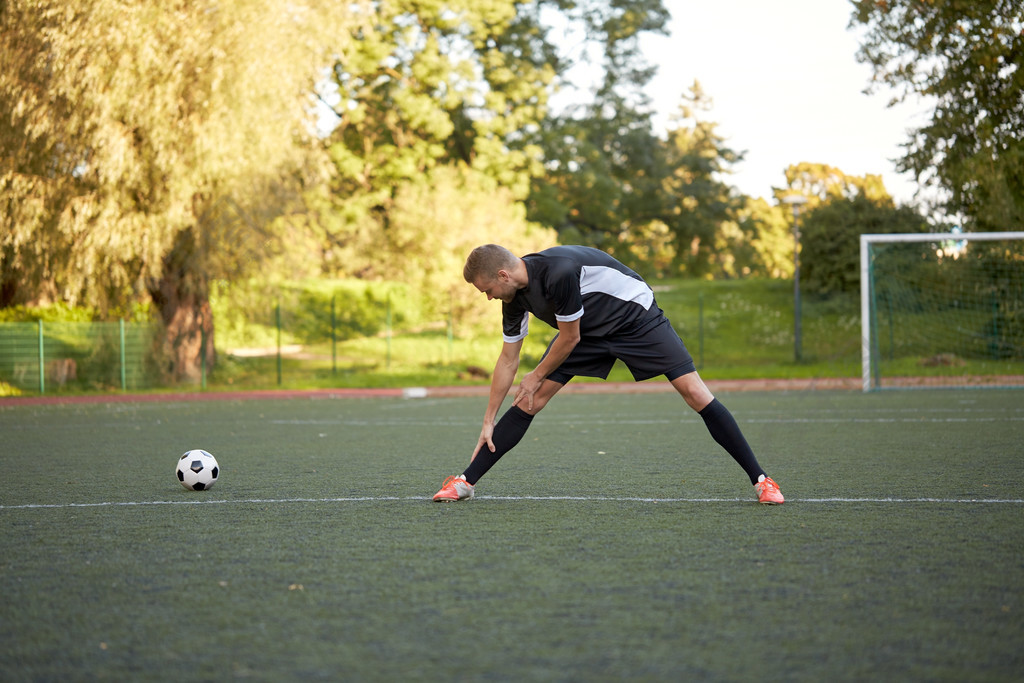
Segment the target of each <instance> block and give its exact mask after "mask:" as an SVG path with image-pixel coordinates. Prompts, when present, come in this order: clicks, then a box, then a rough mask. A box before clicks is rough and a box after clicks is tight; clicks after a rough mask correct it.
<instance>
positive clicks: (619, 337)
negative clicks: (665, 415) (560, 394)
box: [545, 315, 696, 384]
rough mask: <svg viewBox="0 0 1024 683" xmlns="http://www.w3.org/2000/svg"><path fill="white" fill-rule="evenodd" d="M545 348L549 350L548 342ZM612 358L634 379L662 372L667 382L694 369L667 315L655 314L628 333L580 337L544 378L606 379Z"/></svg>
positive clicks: (684, 346)
mask: <svg viewBox="0 0 1024 683" xmlns="http://www.w3.org/2000/svg"><path fill="white" fill-rule="evenodd" d="M555 336H556V338H557V336H558V335H555ZM553 343H554V340H552V344H553ZM548 350H549V351H550V350H551V346H550V345H548ZM546 354H547V352H545V355H546ZM616 360H621V361H622V362H623V363H625V364H626V367H627V368H629V371H630V372H631V373H633V379H635V380H636V381H637V382H641V381H643V380H645V379H651V378H652V377H657V376H658V375H665V377H667V378H668V380H669V381H670V382H671V381H672V380H674V379H676V378H677V377H682V376H683V375H686V374H689V373H691V372H693V371H694V370H696V367H695V366H694V364H693V357H692V356H691V355H690V352H689V351H687V350H686V345H685V344H683V340H682V339H680V338H679V335H678V334H676V331H675V330H674V329H672V324H671V323H670V322H669V321H668V318H666V317H665V316H664V315H659V316H657V317H655V318H652V319H651V320H649V321H647V322H646V323H645V324H644V325H643V326H641V327H640V328H638V329H637V330H635V331H632V332H627V333H624V334H616V335H613V336H609V337H583V338H581V339H580V343H579V344H577V345H576V348H574V349H573V350H572V353H570V354H569V357H568V358H566V359H565V362H563V363H562V364H561V365H560V366H559V367H558V368H557V369H556V370H555V371H554V372H552V373H551V374H550V375H548V379H550V380H553V381H555V382H558V383H559V384H566V383H567V382H568V381H569V380H571V379H572V378H573V377H575V376H576V375H580V376H582V377H600V378H601V379H607V378H608V373H609V372H611V369H612V366H613V365H615V361H616Z"/></svg>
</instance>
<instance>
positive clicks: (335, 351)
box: [331, 294, 338, 375]
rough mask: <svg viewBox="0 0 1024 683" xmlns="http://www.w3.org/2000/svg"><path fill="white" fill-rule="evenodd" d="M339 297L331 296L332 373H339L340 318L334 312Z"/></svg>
mask: <svg viewBox="0 0 1024 683" xmlns="http://www.w3.org/2000/svg"><path fill="white" fill-rule="evenodd" d="M337 298H338V295H337V294H335V295H333V296H331V374H332V375H337V374H338V318H337V316H335V314H334V302H335V300H336V299H337Z"/></svg>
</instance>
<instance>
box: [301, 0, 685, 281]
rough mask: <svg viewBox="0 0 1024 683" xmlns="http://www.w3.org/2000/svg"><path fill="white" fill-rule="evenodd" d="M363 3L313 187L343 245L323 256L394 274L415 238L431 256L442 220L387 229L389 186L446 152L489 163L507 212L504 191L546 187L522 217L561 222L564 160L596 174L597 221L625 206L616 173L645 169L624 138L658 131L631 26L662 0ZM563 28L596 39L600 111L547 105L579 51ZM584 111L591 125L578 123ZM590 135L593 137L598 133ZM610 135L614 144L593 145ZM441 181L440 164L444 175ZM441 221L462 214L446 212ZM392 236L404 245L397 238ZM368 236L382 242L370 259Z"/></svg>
mask: <svg viewBox="0 0 1024 683" xmlns="http://www.w3.org/2000/svg"><path fill="white" fill-rule="evenodd" d="M357 19H358V29H357V31H356V32H355V37H356V38H358V40H355V41H352V42H351V43H349V44H348V45H347V46H346V47H345V49H343V50H341V51H340V52H339V56H338V59H337V62H336V64H335V67H334V70H333V73H332V78H333V82H334V85H335V86H336V88H337V98H336V103H334V104H333V108H334V111H335V113H336V114H337V126H336V128H335V130H334V132H333V134H332V135H331V137H330V140H329V150H330V155H331V158H332V160H333V161H334V163H335V166H336V169H337V173H336V176H335V178H334V180H333V181H332V183H331V186H330V190H329V192H324V193H321V194H320V200H319V202H318V220H317V224H318V226H319V229H320V230H321V235H322V239H323V241H324V249H325V251H326V252H329V253H330V254H336V255H344V257H343V258H342V259H340V260H333V261H332V263H330V264H328V266H327V268H328V270H329V271H330V272H340V270H339V269H340V268H346V269H347V272H349V273H352V272H358V273H360V274H362V275H365V276H380V277H394V276H395V275H396V274H398V273H402V272H404V271H402V268H403V267H405V264H408V263H409V262H410V259H412V258H413V254H417V257H416V258H419V259H420V260H422V261H424V262H428V263H431V264H437V263H438V262H439V259H438V252H437V251H436V250H435V249H434V247H437V246H438V245H437V244H436V241H437V236H435V235H432V234H428V232H427V226H428V225H431V223H429V222H428V223H424V224H423V225H421V226H419V227H417V226H415V225H408V226H405V228H404V229H405V230H417V231H418V232H414V233H408V234H403V235H402V237H401V238H400V239H396V238H395V237H394V236H393V233H396V232H397V230H396V228H395V217H396V208H397V205H396V202H397V199H398V197H399V196H400V195H401V194H402V193H406V194H409V193H413V194H416V193H418V192H420V191H421V190H420V188H422V187H431V186H432V184H433V183H437V182H439V179H441V178H443V177H448V176H440V175H438V174H436V173H435V171H436V170H437V169H439V168H443V167H447V168H456V169H459V170H458V172H457V174H456V176H457V177H461V178H463V179H472V180H471V184H473V183H478V182H482V180H481V179H480V178H479V177H476V176H475V174H482V175H483V176H485V177H487V178H491V179H492V180H493V181H494V182H495V183H496V185H495V188H496V189H497V190H500V191H496V192H492V193H491V194H492V197H491V200H490V201H491V202H492V204H494V205H495V206H494V210H497V211H499V212H505V213H508V212H513V213H515V210H514V207H513V206H512V205H513V204H515V203H517V202H521V201H523V200H525V199H526V198H527V196H528V194H530V193H531V192H533V193H537V194H539V195H540V201H536V200H534V199H532V198H531V199H529V200H528V201H527V205H528V206H530V207H534V206H537V205H538V204H542V205H544V206H545V210H544V211H543V212H540V213H538V212H531V215H530V216H529V219H530V222H537V223H542V224H545V225H551V226H558V227H562V225H563V221H562V218H563V216H564V214H565V213H567V212H568V207H567V205H566V203H565V202H564V197H565V192H566V189H565V188H564V187H562V186H560V185H559V183H560V182H561V181H562V180H565V179H567V178H568V176H563V175H560V173H559V171H560V170H561V169H566V168H569V166H570V165H573V167H574V168H575V169H577V170H580V173H579V175H578V176H577V177H573V178H571V179H570V180H571V182H572V185H571V187H577V183H580V184H582V185H583V186H584V187H589V188H591V189H595V188H596V192H595V193H593V194H590V195H589V197H590V198H592V199H598V198H599V199H600V200H601V203H600V205H598V204H597V203H595V202H589V203H582V202H581V203H579V204H576V205H575V206H574V207H573V208H577V210H578V207H579V206H582V205H584V204H586V205H587V206H588V207H589V208H588V210H590V211H593V212H594V213H599V214H600V215H601V220H602V221H603V222H601V228H602V229H603V228H606V227H607V225H608V221H609V219H613V218H614V215H615V213H616V212H620V213H622V212H625V213H628V211H629V209H628V208H623V205H622V202H620V195H621V193H620V192H617V191H618V190H620V189H621V188H622V187H623V185H624V181H623V180H622V179H623V178H625V177H639V176H640V175H642V172H640V173H636V174H631V173H630V172H629V168H628V167H629V165H630V164H634V165H637V164H638V162H639V159H638V158H636V157H635V156H632V155H631V154H630V153H621V150H623V149H627V148H628V149H638V150H642V151H643V154H644V155H645V156H649V155H650V152H649V148H650V146H649V144H647V143H649V142H650V139H651V136H650V133H649V117H648V115H646V114H645V115H639V114H637V113H636V112H635V109H634V107H632V105H631V104H630V102H632V101H633V99H635V98H636V97H637V93H638V92H639V89H640V88H641V87H642V85H643V84H645V83H646V82H647V81H648V80H649V78H650V71H649V70H647V69H646V68H645V67H644V66H643V64H642V60H641V59H640V54H639V49H638V42H637V41H638V38H639V35H640V34H641V33H642V32H644V31H649V30H662V28H663V25H664V23H665V21H666V20H667V14H666V13H665V10H664V8H663V7H662V5H661V2H660V0H630V1H629V2H615V3H609V2H607V1H606V0H596V1H594V2H584V3H575V2H573V3H568V2H561V1H557V2H537V3H520V2H514V1H513V0H488V1H487V2H459V3H456V4H455V5H450V4H449V5H445V6H444V7H443V8H440V7H437V6H433V5H423V4H422V3H418V2H409V1H404V2H397V3H388V4H384V5H366V6H360V11H359V13H358V15H357ZM556 27H557V28H556ZM567 34H571V35H573V36H574V38H579V40H580V41H581V43H582V44H583V45H585V46H598V47H599V50H600V55H601V58H602V59H603V62H602V66H601V72H600V73H601V74H602V76H601V77H600V78H599V79H598V83H599V87H598V88H597V90H596V92H595V93H594V94H593V97H594V98H595V100H596V101H597V102H598V103H597V104H594V105H592V106H589V107H585V108H586V109H587V111H590V112H600V113H601V115H600V116H597V115H595V116H593V117H592V118H591V119H590V120H588V122H587V123H586V124H582V125H581V124H579V123H578V122H577V121H576V120H575V119H573V118H572V117H565V118H556V117H554V116H553V115H552V114H551V112H550V109H549V102H550V97H551V96H552V94H553V93H554V92H555V91H556V90H557V89H558V88H560V87H568V86H569V85H571V84H570V83H569V82H568V78H569V76H568V75H567V74H568V73H569V71H570V70H571V69H572V67H573V66H576V65H577V57H574V56H572V55H571V54H570V53H569V51H567V50H566V48H565V46H564V45H563V44H561V39H562V38H564V37H565V35H567ZM584 52H586V50H584ZM591 123H593V126H592V127H593V128H595V129H598V130H596V131H595V130H586V131H585V132H582V133H581V132H579V130H580V128H586V127H587V126H588V125H589V124H591ZM638 129H639V130H640V132H638V133H637V134H636V136H635V137H631V135H632V133H633V132H634V131H636V130H638ZM594 138H599V139H597V140H596V141H594V142H593V144H591V142H592V140H594ZM570 139H571V140H572V142H569V143H563V141H565V140H570ZM577 144H578V145H579V146H580V147H582V148H584V149H583V151H582V154H584V155H588V160H587V163H586V168H584V169H580V164H579V163H578V160H579V157H578V156H572V157H570V156H569V155H567V154H565V153H564V149H565V148H566V147H573V146H574V145H577ZM606 144H607V145H609V146H612V145H614V150H612V149H608V148H605V147H602V146H603V145H606ZM612 157H615V159H614V161H610V159H611V158H612ZM604 162H608V163H604ZM563 163H564V164H565V165H564V166H563V165H562V164H563ZM616 174H618V175H616ZM531 180H533V181H534V184H533V186H532V187H531ZM460 182H462V181H460ZM448 184H449V183H448V180H441V181H440V186H438V187H443V186H446V185H448ZM550 188H555V190H554V191H552V190H551V189H550ZM451 201H452V202H453V204H452V208H451V210H450V213H451V215H452V217H453V219H454V217H455V216H458V215H460V213H463V214H464V213H465V212H460V209H459V207H458V203H459V201H460V198H459V197H458V196H453V197H451ZM501 203H505V204H506V206H505V207H504V208H501V207H500V206H499V205H500V204H501ZM559 212H561V213H559ZM518 220H519V222H520V231H521V232H526V233H528V232H529V231H530V230H531V228H530V227H529V226H528V225H527V221H526V220H525V219H523V218H522V217H520V218H519V219H518ZM617 222H618V225H619V226H621V224H622V222H623V221H621V220H619V221H617ZM470 227H471V229H472V230H474V231H475V232H476V233H477V239H478V240H479V239H481V235H484V236H486V235H487V234H488V233H489V232H491V227H490V226H488V225H481V224H477V225H473V226H470ZM445 229H446V230H448V231H451V232H453V233H460V234H461V233H462V232H464V230H465V228H463V226H459V225H456V224H454V223H452V222H451V221H449V224H448V226H447V227H446V228H445ZM618 230H619V227H616V228H615V232H614V233H613V234H617V233H618ZM483 239H489V238H488V237H483ZM398 243H401V244H402V247H401V250H400V251H393V249H394V248H395V245H396V244H398ZM368 246H373V247H374V248H376V249H377V250H378V252H377V257H376V259H374V258H373V257H372V254H370V253H369V252H368V249H367V247H368ZM355 254H361V255H362V256H358V257H355V258H353V255H355ZM385 254H386V255H388V258H384V255H385ZM464 256H465V254H464V253H460V254H459V255H458V260H461V259H462V258H464ZM369 261H374V262H373V263H370V262H369ZM353 267H354V268H356V270H355V271H353V270H352V268H353ZM460 270H461V267H459V268H455V272H456V273H457V272H458V271H460ZM413 272H414V273H417V272H420V271H418V270H415V269H414V271H413ZM413 277H416V276H415V275H413Z"/></svg>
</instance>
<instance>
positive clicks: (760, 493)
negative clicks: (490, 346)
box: [434, 477, 786, 505]
mask: <svg viewBox="0 0 1024 683" xmlns="http://www.w3.org/2000/svg"><path fill="white" fill-rule="evenodd" d="M754 491H756V492H757V502H758V503H763V504H764V505H782V504H783V503H784V502H786V499H785V498H783V497H782V491H780V490H779V485H778V484H776V483H775V482H774V481H772V478H771V477H765V478H764V479H762V480H761V481H759V482H757V483H756V484H754ZM434 500H437V498H434Z"/></svg>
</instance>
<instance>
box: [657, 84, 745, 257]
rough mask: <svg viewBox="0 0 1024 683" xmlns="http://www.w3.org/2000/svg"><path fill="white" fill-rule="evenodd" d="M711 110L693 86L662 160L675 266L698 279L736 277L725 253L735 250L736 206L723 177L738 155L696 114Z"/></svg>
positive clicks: (696, 86) (669, 134) (714, 127)
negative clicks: (721, 276)
mask: <svg viewBox="0 0 1024 683" xmlns="http://www.w3.org/2000/svg"><path fill="white" fill-rule="evenodd" d="M711 107H712V101H711V99H710V98H709V97H708V96H707V95H705V93H704V90H703V88H701V86H700V83H699V82H694V84H693V86H692V87H691V88H690V92H689V94H688V95H687V96H685V97H684V98H683V103H682V104H681V106H680V108H679V113H678V115H677V116H676V118H675V119H674V123H675V124H676V127H675V128H674V129H671V130H669V133H668V140H667V157H666V162H665V163H666V166H667V167H668V169H669V174H668V177H667V178H666V180H665V183H664V190H665V193H666V195H667V200H668V202H669V204H670V205H671V211H672V215H673V218H672V220H671V221H670V222H669V225H670V227H671V229H672V232H673V234H674V235H675V241H676V261H677V265H678V268H679V270H680V271H682V272H685V273H687V274H689V275H697V276H702V275H726V274H729V275H731V274H735V269H734V265H735V262H734V261H733V256H732V255H731V254H730V253H728V251H726V249H728V250H730V251H731V250H732V249H733V248H735V246H737V245H736V240H735V238H736V237H738V233H737V232H736V230H735V228H736V227H737V226H736V224H735V220H734V219H735V217H736V211H737V210H738V209H739V208H740V206H741V202H740V201H739V200H738V198H737V197H735V196H733V192H732V189H731V188H730V187H729V186H728V185H727V184H726V183H725V182H724V181H723V180H722V176H723V175H724V174H726V173H728V171H729V167H730V166H731V165H732V164H735V163H738V162H739V161H741V160H742V159H743V154H742V153H739V152H735V151H734V150H732V149H730V148H729V147H727V146H726V144H725V139H724V138H722V136H721V135H719V134H718V132H717V131H716V130H715V129H716V128H717V124H715V123H713V122H711V121H708V120H705V118H704V117H703V116H701V114H700V112H708V111H710V110H711ZM723 231H725V232H730V231H731V232H732V233H733V234H732V237H733V239H732V240H730V239H729V238H728V237H726V238H725V239H723V240H718V239H717V237H718V236H720V235H721V234H722V233H723Z"/></svg>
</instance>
